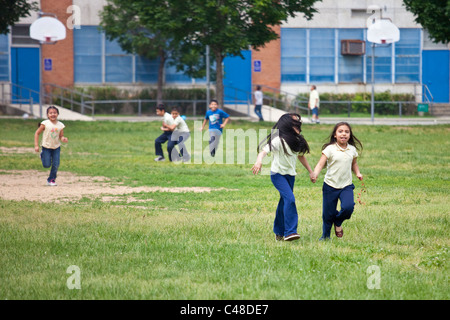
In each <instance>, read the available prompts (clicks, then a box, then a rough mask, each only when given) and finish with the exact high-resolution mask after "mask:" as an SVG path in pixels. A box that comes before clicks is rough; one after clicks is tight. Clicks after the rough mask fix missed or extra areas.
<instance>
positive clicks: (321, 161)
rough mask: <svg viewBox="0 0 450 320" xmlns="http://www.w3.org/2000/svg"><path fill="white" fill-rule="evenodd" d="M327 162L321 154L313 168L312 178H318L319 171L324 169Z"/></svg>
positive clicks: (325, 157)
mask: <svg viewBox="0 0 450 320" xmlns="http://www.w3.org/2000/svg"><path fill="white" fill-rule="evenodd" d="M327 160H328V158H327V156H326V155H324V154H323V153H322V156H321V157H320V159H319V162H317V165H316V167H315V168H314V176H315V177H316V179H317V177H318V176H319V173H320V171H322V169H323V167H325V164H326V163H327Z"/></svg>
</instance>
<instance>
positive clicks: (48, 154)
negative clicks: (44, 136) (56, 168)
mask: <svg viewBox="0 0 450 320" xmlns="http://www.w3.org/2000/svg"><path fill="white" fill-rule="evenodd" d="M41 161H42V166H43V167H44V168H50V167H51V166H52V150H51V149H47V148H45V147H42V151H41Z"/></svg>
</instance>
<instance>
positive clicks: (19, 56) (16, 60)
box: [11, 48, 39, 103]
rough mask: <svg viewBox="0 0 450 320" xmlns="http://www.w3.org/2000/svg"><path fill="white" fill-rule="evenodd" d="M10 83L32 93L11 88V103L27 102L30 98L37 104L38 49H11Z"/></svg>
mask: <svg viewBox="0 0 450 320" xmlns="http://www.w3.org/2000/svg"><path fill="white" fill-rule="evenodd" d="M11 81H12V83H14V84H17V85H18V86H20V87H24V88H27V89H31V90H33V91H34V92H30V91H29V90H26V89H21V88H20V87H17V86H13V102H15V103H18V102H20V99H26V100H29V99H30V96H31V97H32V98H33V102H34V103H39V48H11ZM22 102H23V103H29V101H26V102H25V101H24V100H22Z"/></svg>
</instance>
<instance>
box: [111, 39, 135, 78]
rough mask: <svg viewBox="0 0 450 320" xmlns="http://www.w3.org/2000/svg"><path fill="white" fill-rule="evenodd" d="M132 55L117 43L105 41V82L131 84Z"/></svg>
mask: <svg viewBox="0 0 450 320" xmlns="http://www.w3.org/2000/svg"><path fill="white" fill-rule="evenodd" d="M132 66H133V55H132V54H127V53H126V52H124V51H123V50H122V48H121V47H120V45H119V43H118V42H117V41H109V40H105V82H133V68H132Z"/></svg>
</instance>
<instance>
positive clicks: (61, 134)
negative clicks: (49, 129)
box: [59, 129, 69, 143]
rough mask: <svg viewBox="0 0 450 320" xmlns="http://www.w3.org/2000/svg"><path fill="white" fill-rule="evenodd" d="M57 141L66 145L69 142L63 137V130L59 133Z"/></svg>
mask: <svg viewBox="0 0 450 320" xmlns="http://www.w3.org/2000/svg"><path fill="white" fill-rule="evenodd" d="M59 140H61V141H62V142H66V143H67V142H69V139H67V137H64V129H62V130H61V131H60V132H59Z"/></svg>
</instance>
